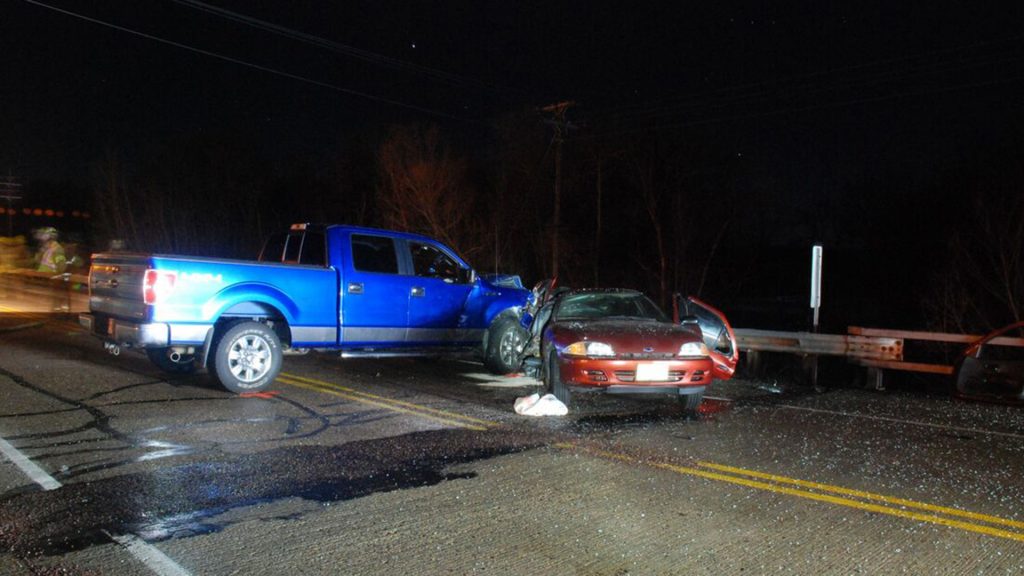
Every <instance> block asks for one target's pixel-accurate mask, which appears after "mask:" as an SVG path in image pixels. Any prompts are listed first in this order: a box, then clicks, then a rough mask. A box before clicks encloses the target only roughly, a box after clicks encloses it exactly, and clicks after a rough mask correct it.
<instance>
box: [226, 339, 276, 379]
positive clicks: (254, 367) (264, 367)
mask: <svg viewBox="0 0 1024 576" xmlns="http://www.w3.org/2000/svg"><path fill="white" fill-rule="evenodd" d="M270 358H271V348H270V343H269V342H267V341H266V340H264V339H263V338H262V337H261V336H260V335H258V334H247V335H245V336H243V337H241V338H239V339H237V340H235V341H234V342H232V343H231V348H230V349H229V350H228V370H230V371H231V374H233V375H234V376H235V378H237V379H238V381H239V382H244V383H247V384H248V383H251V382H255V381H257V380H259V379H260V378H262V377H263V376H265V375H266V374H267V372H269V371H270V366H271V363H270Z"/></svg>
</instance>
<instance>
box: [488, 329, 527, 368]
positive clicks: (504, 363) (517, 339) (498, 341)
mask: <svg viewBox="0 0 1024 576" xmlns="http://www.w3.org/2000/svg"><path fill="white" fill-rule="evenodd" d="M529 336H530V335H529V333H528V332H527V331H526V329H525V328H523V327H522V326H520V325H519V321H518V320H517V319H516V318H502V319H500V320H498V321H496V322H495V323H494V324H491V327H490V328H488V329H487V352H486V354H484V366H486V367H487V369H488V370H490V371H491V372H493V373H495V374H509V373H511V372H515V371H517V370H519V368H520V365H521V364H522V362H521V360H522V359H521V358H520V357H519V354H520V351H521V348H522V346H523V345H525V344H526V340H527V339H528V338H529Z"/></svg>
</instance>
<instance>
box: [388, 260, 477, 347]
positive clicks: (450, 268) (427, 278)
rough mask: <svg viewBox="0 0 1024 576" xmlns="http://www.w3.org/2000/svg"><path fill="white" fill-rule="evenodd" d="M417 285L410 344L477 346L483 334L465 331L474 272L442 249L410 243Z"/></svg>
mask: <svg viewBox="0 0 1024 576" xmlns="http://www.w3.org/2000/svg"><path fill="white" fill-rule="evenodd" d="M406 245H407V246H408V252H409V258H410V260H411V263H412V270H413V275H414V276H413V277H414V279H415V283H414V284H413V286H412V288H411V289H410V291H409V332H408V334H407V336H406V339H407V341H408V342H410V343H414V344H422V345H430V344H454V343H459V342H463V343H473V342H477V341H479V339H480V337H481V336H480V335H479V334H474V333H473V332H471V331H468V330H465V329H464V328H465V326H464V325H465V324H466V321H467V318H466V317H465V308H466V299H467V298H468V297H469V293H470V291H471V290H472V289H473V284H472V283H470V280H471V279H472V272H471V270H470V269H469V267H468V266H466V265H465V264H463V263H462V262H460V261H459V260H457V259H456V258H455V257H454V256H453V255H451V254H449V253H448V252H447V251H446V250H444V249H443V248H442V247H441V246H439V245H435V244H433V243H428V242H423V241H416V240H409V241H407V242H406Z"/></svg>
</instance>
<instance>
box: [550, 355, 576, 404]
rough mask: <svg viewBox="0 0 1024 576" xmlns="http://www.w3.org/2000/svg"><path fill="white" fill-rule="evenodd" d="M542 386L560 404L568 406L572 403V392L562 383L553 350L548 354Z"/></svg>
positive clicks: (556, 357)
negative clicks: (544, 386) (544, 385)
mask: <svg viewBox="0 0 1024 576" xmlns="http://www.w3.org/2000/svg"><path fill="white" fill-rule="evenodd" d="M544 384H546V386H547V389H548V392H550V393H552V394H554V395H555V398H558V399H559V400H560V401H561V402H562V404H565V405H566V406H569V404H570V403H571V402H572V391H571V390H569V387H568V386H566V385H565V382H563V381H562V373H561V370H559V368H558V354H557V353H555V351H554V350H552V351H551V352H548V365H547V370H545V371H544Z"/></svg>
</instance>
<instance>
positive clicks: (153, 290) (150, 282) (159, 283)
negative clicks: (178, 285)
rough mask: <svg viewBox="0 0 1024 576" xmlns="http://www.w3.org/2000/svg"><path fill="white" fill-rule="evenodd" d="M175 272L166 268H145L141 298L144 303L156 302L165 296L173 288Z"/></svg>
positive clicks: (175, 278)
mask: <svg viewBox="0 0 1024 576" xmlns="http://www.w3.org/2000/svg"><path fill="white" fill-rule="evenodd" d="M177 278H178V274H177V273H176V272H168V271H166V270H146V279H145V282H144V283H143V284H142V300H143V301H144V302H145V303H146V304H156V303H157V302H159V301H160V300H162V299H164V298H166V297H167V296H168V295H169V294H170V293H171V291H172V290H174V281H175V280H177Z"/></svg>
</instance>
